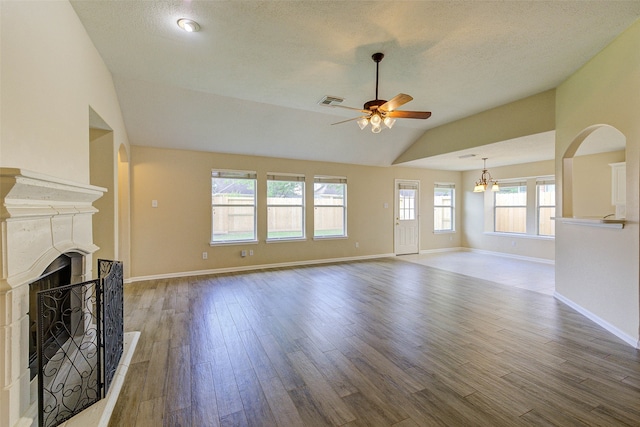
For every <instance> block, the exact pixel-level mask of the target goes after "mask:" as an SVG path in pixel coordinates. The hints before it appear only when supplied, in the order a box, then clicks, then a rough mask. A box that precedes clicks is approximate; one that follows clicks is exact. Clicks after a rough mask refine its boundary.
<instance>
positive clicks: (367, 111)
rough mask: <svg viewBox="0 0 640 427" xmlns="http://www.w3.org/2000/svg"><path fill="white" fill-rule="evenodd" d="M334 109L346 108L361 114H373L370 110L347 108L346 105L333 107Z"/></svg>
mask: <svg viewBox="0 0 640 427" xmlns="http://www.w3.org/2000/svg"><path fill="white" fill-rule="evenodd" d="M332 107H338V108H344V109H347V110H353V111H360V112H361V113H365V114H371V111H369V110H363V109H362V108H354V107H347V106H346V105H332Z"/></svg>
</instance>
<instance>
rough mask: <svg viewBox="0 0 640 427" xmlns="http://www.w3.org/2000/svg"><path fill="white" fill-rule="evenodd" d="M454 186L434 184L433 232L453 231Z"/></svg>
mask: <svg viewBox="0 0 640 427" xmlns="http://www.w3.org/2000/svg"><path fill="white" fill-rule="evenodd" d="M454 197H455V185H453V184H436V185H435V188H434V189H433V231H453V230H454V228H453V227H454V223H453V218H454V214H453V213H454V211H453V205H454V202H453V201H454Z"/></svg>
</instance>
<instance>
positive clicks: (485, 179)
mask: <svg viewBox="0 0 640 427" xmlns="http://www.w3.org/2000/svg"><path fill="white" fill-rule="evenodd" d="M482 160H484V167H483V168H482V175H480V179H479V180H478V181H476V186H475V187H473V192H474V193H482V192H483V191H486V190H487V188H489V187H491V191H500V187H499V186H498V181H496V180H495V179H493V178H492V177H491V174H490V173H489V172H488V171H487V157H483V158H482Z"/></svg>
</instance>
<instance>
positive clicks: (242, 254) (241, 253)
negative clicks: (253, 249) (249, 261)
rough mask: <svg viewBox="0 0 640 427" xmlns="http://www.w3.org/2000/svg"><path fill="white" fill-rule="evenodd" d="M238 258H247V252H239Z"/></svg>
mask: <svg viewBox="0 0 640 427" xmlns="http://www.w3.org/2000/svg"><path fill="white" fill-rule="evenodd" d="M240 256H241V257H246V256H247V251H245V250H244V249H243V250H242V251H240Z"/></svg>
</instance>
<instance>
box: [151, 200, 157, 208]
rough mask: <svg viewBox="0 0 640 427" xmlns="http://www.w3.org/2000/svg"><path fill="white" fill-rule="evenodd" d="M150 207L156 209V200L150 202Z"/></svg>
mask: <svg viewBox="0 0 640 427" xmlns="http://www.w3.org/2000/svg"><path fill="white" fill-rule="evenodd" d="M151 207H152V208H157V207H158V201H157V200H152V201H151Z"/></svg>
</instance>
